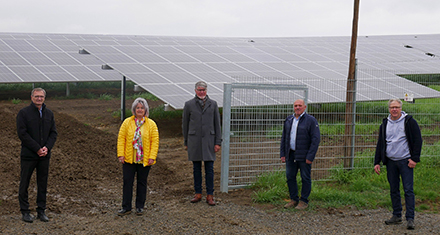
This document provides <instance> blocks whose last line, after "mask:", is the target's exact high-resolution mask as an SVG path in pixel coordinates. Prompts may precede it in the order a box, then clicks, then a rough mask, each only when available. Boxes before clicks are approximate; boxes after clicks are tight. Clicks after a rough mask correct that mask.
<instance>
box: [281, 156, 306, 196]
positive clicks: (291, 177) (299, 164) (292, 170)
mask: <svg viewBox="0 0 440 235" xmlns="http://www.w3.org/2000/svg"><path fill="white" fill-rule="evenodd" d="M298 170H299V171H300V174H301V184H302V186H301V198H299V197H298V183H297V182H296V175H297V174H298ZM311 172H312V165H311V164H307V163H306V162H305V161H295V152H294V151H289V158H288V159H287V160H286V178H287V186H288V187H289V194H290V199H291V200H293V201H299V200H301V201H303V202H305V203H309V200H308V198H309V195H310V192H311V191H312V177H311Z"/></svg>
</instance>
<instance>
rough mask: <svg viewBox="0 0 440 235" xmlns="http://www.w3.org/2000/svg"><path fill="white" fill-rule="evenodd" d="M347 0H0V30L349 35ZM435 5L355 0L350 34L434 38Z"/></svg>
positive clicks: (435, 0)
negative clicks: (356, 22) (357, 0)
mask: <svg viewBox="0 0 440 235" xmlns="http://www.w3.org/2000/svg"><path fill="white" fill-rule="evenodd" d="M353 6H354V0H215V1H214V0H105V1H104V0H69V1H66V0H4V1H2V3H1V5H0V32H21V33H72V34H127V35H159V36H215V37H305V36H350V35H351V30H352V21H353ZM439 33H440V0H361V1H360V11H359V27H358V34H359V35H362V36H367V35H396V34H398V35H399V34H410V35H414V34H439Z"/></svg>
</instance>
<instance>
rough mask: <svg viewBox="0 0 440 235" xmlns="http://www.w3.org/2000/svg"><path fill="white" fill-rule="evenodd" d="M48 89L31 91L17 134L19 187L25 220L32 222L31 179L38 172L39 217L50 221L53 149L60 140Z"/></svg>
mask: <svg viewBox="0 0 440 235" xmlns="http://www.w3.org/2000/svg"><path fill="white" fill-rule="evenodd" d="M45 98H46V91H45V90H44V89H42V88H35V89H33V90H32V92H31V100H32V103H31V104H30V105H29V106H27V107H25V108H23V109H21V110H20V112H19V113H18V115H17V133H18V137H19V138H20V140H21V153H20V158H21V159H20V164H21V172H20V186H19V191H18V199H19V202H20V211H21V213H22V215H23V216H22V219H23V221H25V222H29V223H32V222H33V220H34V218H33V216H32V215H31V214H30V210H29V201H28V188H29V182H30V179H31V176H32V173H33V172H34V169H36V171H37V187H38V191H37V214H38V216H37V219H40V220H41V221H43V222H47V221H49V218H48V217H47V216H46V214H45V210H46V192H47V178H48V174H49V159H50V151H51V150H52V148H53V146H54V144H55V141H56V139H57V135H58V133H57V130H56V127H55V119H54V116H53V113H52V111H50V110H49V109H48V108H46V105H45V104H44V100H45Z"/></svg>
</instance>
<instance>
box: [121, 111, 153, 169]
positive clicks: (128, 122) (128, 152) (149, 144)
mask: <svg viewBox="0 0 440 235" xmlns="http://www.w3.org/2000/svg"><path fill="white" fill-rule="evenodd" d="M135 131H136V122H135V120H134V116H131V117H129V118H126V119H125V120H124V122H123V123H122V125H121V128H120V129H119V135H118V147H117V152H118V157H120V156H124V159H125V162H127V163H133V162H134V159H133V155H134V148H133V137H134V132H135ZM141 134H142V145H143V148H144V160H143V161H144V166H148V159H153V160H154V163H153V165H154V164H156V158H157V152H158V151H159V131H158V130H157V125H156V123H155V122H154V121H153V120H151V119H149V118H146V120H145V123H144V124H143V125H142V127H141Z"/></svg>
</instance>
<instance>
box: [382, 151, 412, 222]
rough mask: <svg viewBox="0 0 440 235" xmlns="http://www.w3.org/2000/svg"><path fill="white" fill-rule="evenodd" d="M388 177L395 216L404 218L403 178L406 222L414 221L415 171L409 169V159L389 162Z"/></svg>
mask: <svg viewBox="0 0 440 235" xmlns="http://www.w3.org/2000/svg"><path fill="white" fill-rule="evenodd" d="M387 177H388V182H389V183H390V195H391V203H392V204H393V215H395V216H398V217H401V216H402V202H401V199H400V189H399V187H400V178H402V184H403V191H404V192H405V206H406V214H405V217H406V220H409V219H414V209H415V204H416V203H415V196H414V190H413V186H414V169H413V168H409V167H408V159H404V160H399V161H391V160H390V161H388V163H387Z"/></svg>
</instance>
